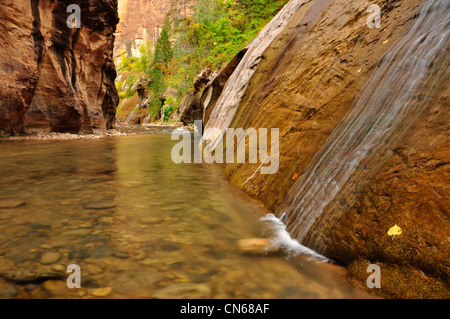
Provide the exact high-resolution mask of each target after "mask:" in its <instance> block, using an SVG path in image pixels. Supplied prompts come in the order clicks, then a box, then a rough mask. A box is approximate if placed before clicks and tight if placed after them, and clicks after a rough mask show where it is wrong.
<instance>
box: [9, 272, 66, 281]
mask: <svg viewBox="0 0 450 319" xmlns="http://www.w3.org/2000/svg"><path fill="white" fill-rule="evenodd" d="M0 277H2V278H4V279H6V280H10V281H14V282H19V283H20V282H31V281H40V280H50V279H63V278H65V277H66V274H64V273H60V272H54V271H44V270H11V271H5V272H1V273H0Z"/></svg>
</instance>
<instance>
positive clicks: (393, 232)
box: [388, 225, 402, 239]
mask: <svg viewBox="0 0 450 319" xmlns="http://www.w3.org/2000/svg"><path fill="white" fill-rule="evenodd" d="M401 234H402V229H401V228H400V227H398V226H397V225H394V226H393V227H391V228H389V230H388V235H389V236H392V239H394V237H395V235H401Z"/></svg>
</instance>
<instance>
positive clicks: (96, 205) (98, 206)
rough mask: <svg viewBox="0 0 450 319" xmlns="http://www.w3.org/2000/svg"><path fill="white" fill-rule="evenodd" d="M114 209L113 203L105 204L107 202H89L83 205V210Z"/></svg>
mask: <svg viewBox="0 0 450 319" xmlns="http://www.w3.org/2000/svg"><path fill="white" fill-rule="evenodd" d="M114 207H116V205H114V204H113V203H107V202H89V203H83V208H84V209H99V210H100V209H111V208H114Z"/></svg>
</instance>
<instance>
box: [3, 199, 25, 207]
mask: <svg viewBox="0 0 450 319" xmlns="http://www.w3.org/2000/svg"><path fill="white" fill-rule="evenodd" d="M23 205H25V202H24V201H21V200H14V199H0V208H1V209H8V208H17V207H20V206H23Z"/></svg>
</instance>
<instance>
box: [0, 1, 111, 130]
mask: <svg viewBox="0 0 450 319" xmlns="http://www.w3.org/2000/svg"><path fill="white" fill-rule="evenodd" d="M70 4H77V5H79V6H80V8H81V28H69V27H68V26H67V19H68V18H69V16H70V15H71V12H69V13H67V7H68V6H69V5H70ZM0 19H1V23H0V132H2V133H3V134H17V133H22V132H23V131H33V130H40V131H42V130H44V131H46V130H50V131H54V132H79V131H85V132H89V131H92V129H94V128H112V127H113V125H114V123H115V110H116V107H117V104H118V101H119V98H118V94H117V91H116V88H115V86H114V80H115V77H116V71H115V66H114V62H113V48H114V32H115V29H116V25H117V23H118V21H119V19H118V15H117V0H92V1H80V0H70V1H68V0H67V1H63V0H58V1H51V0H39V1H38V0H32V1H29V0H2V2H1V3H0Z"/></svg>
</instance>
